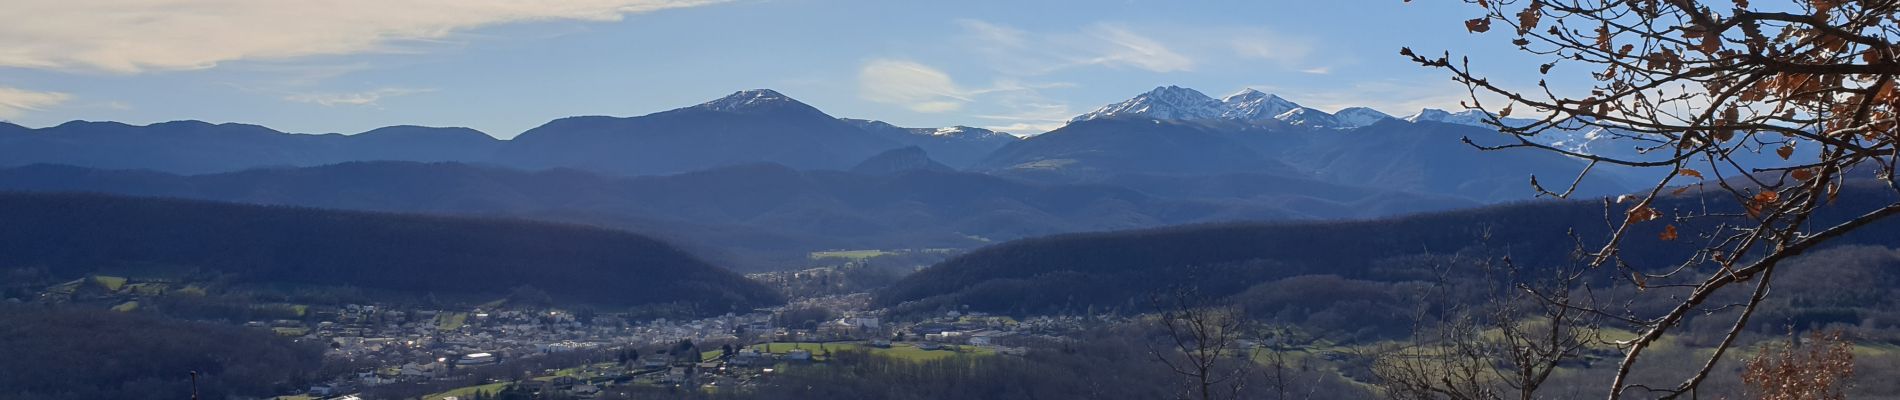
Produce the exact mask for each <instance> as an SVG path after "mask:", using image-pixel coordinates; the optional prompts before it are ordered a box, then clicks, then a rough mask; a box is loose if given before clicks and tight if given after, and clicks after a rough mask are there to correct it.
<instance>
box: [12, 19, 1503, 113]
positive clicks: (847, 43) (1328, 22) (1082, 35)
mask: <svg viewBox="0 0 1900 400" xmlns="http://www.w3.org/2000/svg"><path fill="white" fill-rule="evenodd" d="M7 8H9V11H11V12H10V13H9V14H12V15H14V16H30V17H20V18H9V20H10V21H9V22H8V23H6V24H0V38H4V39H3V40H0V120H6V121H10V122H13V123H16V124H21V125H25V126H28V127H44V126H51V125H57V124H59V123H62V122H65V121H70V120H93V121H101V120H111V121H122V122H127V123H133V124H148V123H155V122H164V121H173V120H185V119H196V120H204V121H210V122H217V123H222V122H241V123H251V124H258V125H264V126H268V127H271V128H275V129H278V130H282V131H286V132H297V133H357V132H363V131H367V130H370V129H374V128H376V127H381V126H388V125H426V126H463V127H471V128H475V129H478V130H481V131H483V132H487V133H488V134H490V135H493V136H496V137H501V138H509V137H513V136H515V135H516V134H519V133H520V132H522V131H525V130H527V129H529V128H533V127H535V126H538V125H540V124H542V123H545V122H547V121H549V120H552V119H556V118H561V117H568V116H577V115H609V116H637V115H644V114H648V113H653V112H659V111H665V110H668V109H673V108H679V107H685V106H691V105H694V104H698V103H701V102H705V101H708V100H712V99H715V98H718V97H721V96H724V95H726V94H729V93H732V92H734V91H739V90H745V89H755V88H769V89H775V90H778V91H780V92H783V93H785V94H786V95H789V96H791V97H793V98H796V99H799V100H801V101H804V102H805V103H808V104H811V105H813V106H815V107H818V108H819V109H821V110H824V111H825V112H827V113H829V114H831V115H833V116H838V117H851V118H867V119H878V120H884V121H887V122H891V123H894V124H897V125H900V126H914V127H938V126H950V125H968V126H978V127H985V128H991V129H998V130H1003V131H1007V132H1011V133H1016V134H1025V135H1026V134H1035V133H1040V132H1044V131H1047V130H1050V129H1054V128H1056V127H1059V126H1061V124H1062V123H1063V122H1064V121H1066V120H1067V119H1069V118H1070V117H1073V116H1075V115H1077V114H1081V113H1084V112H1088V111H1090V110H1092V109H1094V108H1096V107H1099V106H1101V105H1103V104H1108V103H1113V102H1116V101H1121V100H1123V99H1127V98H1129V97H1132V96H1134V95H1136V94H1139V93H1142V92H1145V91H1148V90H1150V89H1152V88H1154V87H1156V86H1164V85H1180V86H1183V87H1190V88H1195V89H1198V90H1200V91H1202V92H1205V93H1207V94H1208V95H1210V96H1214V97H1221V96H1224V95H1227V94H1230V93H1232V92H1236V91H1239V90H1241V89H1244V88H1255V89H1258V90H1261V91H1265V92H1269V93H1275V94H1279V95H1281V96H1282V97H1285V98H1287V99H1289V100H1292V101H1294V102H1298V103H1301V104H1302V105H1306V106H1308V107H1313V108H1318V109H1320V110H1324V111H1334V110H1337V109H1339V108H1344V107H1349V106H1368V107H1373V108H1376V109H1379V110H1381V111H1385V112H1387V113H1391V114H1394V115H1399V116H1403V115H1408V114H1412V113H1414V112H1416V111H1417V110H1418V109H1420V108H1424V107H1433V108H1447V109H1450V108H1456V107H1457V106H1458V101H1459V100H1460V99H1464V98H1466V95H1467V94H1466V93H1465V92H1464V87H1463V86H1462V85H1458V84H1456V83H1454V82H1452V81H1451V80H1450V79H1449V77H1448V75H1446V74H1445V73H1444V72H1443V71H1436V70H1430V69H1425V68H1423V67H1419V66H1417V65H1416V64H1412V63H1410V62H1409V61H1407V60H1406V59H1404V58H1403V57H1400V56H1399V55H1398V50H1399V48H1400V47H1406V46H1409V47H1412V48H1413V49H1416V50H1418V51H1420V52H1421V53H1427V54H1436V53H1438V52H1442V51H1451V52H1452V53H1454V54H1460V55H1469V56H1470V57H1471V58H1472V60H1473V62H1474V64H1475V65H1478V66H1479V70H1480V71H1481V72H1491V73H1495V74H1499V76H1501V78H1500V79H1505V80H1512V79H1515V80H1518V81H1528V82H1533V83H1534V82H1535V80H1534V79H1535V76H1533V75H1534V74H1535V73H1534V71H1527V70H1529V69H1533V68H1524V66H1535V65H1536V64H1535V60H1532V59H1530V58H1527V56H1525V55H1523V54H1521V53H1519V52H1518V51H1517V50H1516V48H1515V47H1514V46H1512V45H1510V44H1509V41H1510V40H1511V39H1512V37H1511V36H1509V35H1508V33H1504V32H1499V31H1493V32H1491V33H1488V34H1472V33H1468V32H1466V31H1465V29H1464V25H1463V24H1462V21H1463V20H1465V19H1469V18H1473V17H1476V16H1477V15H1478V10H1477V9H1475V8H1474V6H1470V5H1465V4H1463V3H1461V2H1455V1H1444V0H1433V1H1415V2H1402V1H1401V0H1331V1H1282V0H1269V1H1134V0H1131V1H988V0H970V1H894V0H864V1H857V0H836V1H826V0H730V1H721V0H563V1H547V0H311V1H301V2H282V1H257V0H96V1H72V0H9V1H8V6H7ZM1488 66H1496V67H1495V68H1490V67H1488Z"/></svg>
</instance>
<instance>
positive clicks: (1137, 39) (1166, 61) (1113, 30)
mask: <svg viewBox="0 0 1900 400" xmlns="http://www.w3.org/2000/svg"><path fill="white" fill-rule="evenodd" d="M1088 34H1089V36H1091V37H1092V38H1093V39H1094V43H1097V44H1098V45H1095V46H1088V47H1094V49H1093V53H1095V56H1094V57H1093V58H1089V59H1087V60H1086V63H1088V64H1095V65H1107V66H1128V67H1135V68H1140V69H1145V70H1149V71H1154V72H1177V71H1187V70H1191V69H1194V60H1193V59H1190V58H1188V57H1187V56H1184V55H1181V53H1178V52H1175V51H1174V50H1173V49H1170V48H1168V46H1166V45H1163V44H1161V42H1160V41H1157V40H1155V39H1153V38H1149V37H1147V36H1142V35H1141V34H1139V33H1135V31H1132V30H1129V29H1128V28H1127V27H1124V26H1120V25H1097V26H1095V27H1094V28H1092V29H1089V32H1088Z"/></svg>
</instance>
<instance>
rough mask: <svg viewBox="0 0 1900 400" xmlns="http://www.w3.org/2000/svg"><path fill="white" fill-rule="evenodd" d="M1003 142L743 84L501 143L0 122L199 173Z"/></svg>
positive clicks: (540, 165)
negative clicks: (692, 100) (871, 116)
mask: <svg viewBox="0 0 1900 400" xmlns="http://www.w3.org/2000/svg"><path fill="white" fill-rule="evenodd" d="M1013 141H1015V136H1012V135H1009V134H1006V133H1001V132H995V131H990V130H987V129H981V128H971V127H961V126H958V127H945V128H898V127H895V126H892V125H890V124H887V123H883V122H879V121H868V120H850V119H839V118H835V117H832V116H830V115H828V114H825V113H824V112H823V111H820V110H818V109H817V108H815V107H812V106H810V105H807V104H805V103H802V102H799V101H798V100H795V99H792V98H791V97H790V96H786V95H785V94H783V93H779V92H777V91H774V90H770V89H754V90H743V91H739V92H735V93H732V94H730V95H727V96H725V97H721V98H718V99H714V100H711V101H707V102H705V103H701V104H698V105H694V106H690V107H683V108H678V109H673V110H668V111H662V112H657V113H652V114H647V115H641V116H634V117H624V118H623V117H607V116H580V117H568V118H561V119H556V120H553V121H549V122H548V123H546V124H543V125H541V126H539V127H536V128H533V129H530V130H528V131H526V132H523V133H522V134H520V135H518V136H517V137H515V138H514V139H512V140H500V139H496V138H494V137H492V136H489V135H488V134H485V133H482V132H480V131H476V130H473V129H468V128H438V127H422V126H411V125H400V126H389V127H382V128H377V129H374V130H370V131H367V132H363V133H358V134H353V135H342V134H294V133H286V132H282V131H277V130H273V129H270V128H266V127H263V126H257V125H248V124H236V123H224V124H212V123H207V122H201V121H172V122H162V123H155V124H151V125H144V126H135V125H128V124H123V123H117V122H89V121H72V122H67V123H64V124H60V125H57V126H52V127H46V128H39V129H31V128H26V127H22V126H18V125H14V124H10V123H4V122H0V167H4V166H22V165H31V164H42V163H44V164H66V165H76V166H85V167H96V168H108V169H150V170H155V171H163V172H172V173H181V174H204V173H218V172H232V171H238V170H244V169H251V168H260V167H307V166H318V165H327V164H336V163H343V162H352V161H416V162H444V161H452V162H466V163H484V164H496V165H503V166H510V167H517V168H529V169H546V168H579V169H586V170H591V171H596V172H604V173H611V174H617V175H660V174H675V173H681V172H687V171H694V170H702V169H707V168H716V167H723V166H732V165H742V164H749V163H760V162H770V163H778V164H784V165H787V166H792V167H794V168H800V169H840V170H842V169H846V168H850V167H851V166H854V165H856V164H857V163H858V162H860V161H863V160H864V159H865V158H869V157H871V156H873V155H876V154H878V153H880V152H883V151H886V150H891V149H897V148H901V147H905V146H919V147H922V148H925V149H926V150H927V151H930V152H931V153H932V154H933V155H937V156H938V157H941V158H942V159H943V160H944V161H946V162H949V163H951V164H953V165H956V166H959V167H961V166H967V165H968V164H970V163H973V162H974V161H975V160H976V159H978V158H981V157H982V156H983V155H986V154H988V152H989V151H992V150H995V149H996V148H998V147H1001V146H1003V145H1004V144H1007V143H1009V142H1013Z"/></svg>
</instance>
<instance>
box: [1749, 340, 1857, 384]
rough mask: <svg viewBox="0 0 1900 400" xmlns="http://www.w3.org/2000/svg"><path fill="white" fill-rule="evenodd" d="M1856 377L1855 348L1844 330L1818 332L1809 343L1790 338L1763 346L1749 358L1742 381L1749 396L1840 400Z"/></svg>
mask: <svg viewBox="0 0 1900 400" xmlns="http://www.w3.org/2000/svg"><path fill="white" fill-rule="evenodd" d="M1853 376H1854V345H1853V343H1849V342H1848V341H1846V340H1843V339H1842V333H1841V332H1840V331H1833V332H1822V331H1814V332H1812V333H1810V334H1809V335H1808V340H1807V341H1806V342H1798V341H1796V340H1795V336H1794V334H1792V333H1790V334H1789V335H1788V339H1787V340H1785V341H1781V342H1778V343H1768V344H1765V345H1763V348H1762V351H1761V352H1760V353H1756V354H1755V356H1754V357H1750V358H1749V359H1748V365H1747V366H1746V367H1743V369H1742V381H1743V383H1746V384H1747V385H1748V396H1749V398H1752V399H1762V400H1840V399H1845V398H1847V394H1846V389H1847V387H1846V386H1847V379H1848V378H1850V377H1853Z"/></svg>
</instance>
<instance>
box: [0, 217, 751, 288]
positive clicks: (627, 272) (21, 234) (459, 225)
mask: <svg viewBox="0 0 1900 400" xmlns="http://www.w3.org/2000/svg"><path fill="white" fill-rule="evenodd" d="M0 221H7V223H6V225H5V226H6V227H5V228H4V229H0V266H31V267H40V268H46V269H48V270H49V271H50V272H51V273H53V274H59V275H66V276H82V275H85V274H89V273H96V272H100V271H134V272H139V271H191V272H192V273H198V274H203V273H215V274H219V275H220V277H221V279H230V280H235V281H238V282H249V283H258V284H265V285H279V284H281V285H319V286H349V287H359V288H364V289H373V290H387V291H395V292H406V293H442V294H450V295H467V296H488V297H501V296H505V295H507V294H508V293H509V292H510V290H511V289H513V288H516V287H520V286H523V285H528V286H533V287H535V288H539V289H541V290H545V291H547V292H549V293H551V294H552V295H553V298H554V299H555V300H557V301H564V302H583V303H593V304H605V305H623V306H629V305H642V304H656V303H674V302H678V303H688V304H693V305H695V306H697V307H699V309H700V310H701V311H703V312H710V313H723V312H726V311H733V310H745V309H750V308H753V307H758V306H764V305H770V304H774V303H776V302H778V301H780V299H779V298H778V297H777V295H776V294H774V293H772V292H771V291H770V290H768V289H766V288H765V287H763V286H761V285H759V284H757V283H755V282H753V281H751V280H748V279H745V278H744V277H741V276H739V275H737V274H734V273H732V272H730V271H726V270H724V269H720V268H718V267H715V266H712V265H709V264H707V263H705V262H702V261H700V260H699V259H697V258H694V257H693V256H692V255H689V254H687V253H685V252H682V251H680V250H678V249H675V248H673V247H672V246H670V245H667V244H665V243H662V242H660V241H657V240H653V239H650V238H647V237H643V236H639V235H635V234H631V233H625V232H618V231H611V230H604V229H596V228H587V227H580V226H571V225H560V224H550V223H539V222H523V221H510V220H497V219H470V218H450V217H431V216H413V215H399V214H380V213H367V212H349V211H332V210H320V209H309V208H296V207H271V206H254V205H237V204H225V203H213V202H203V201H188V200H170V199H152V198H132V197H117V196H105V195H92V194H23V193H0Z"/></svg>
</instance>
